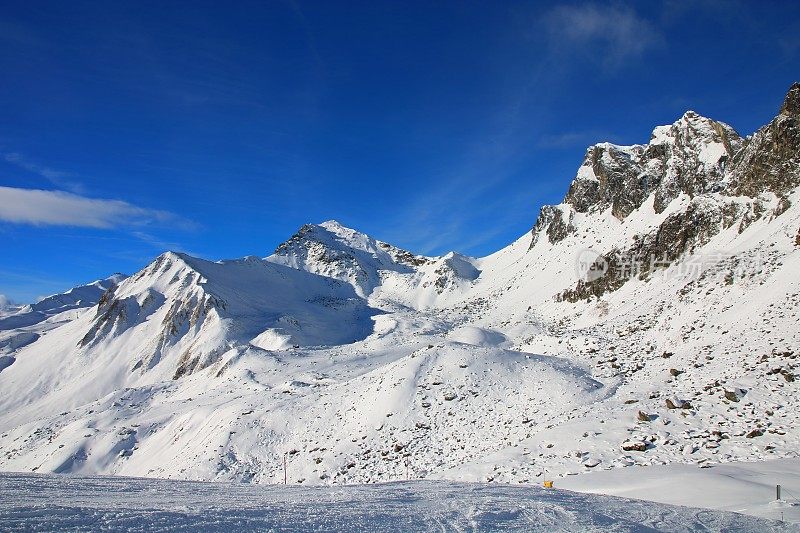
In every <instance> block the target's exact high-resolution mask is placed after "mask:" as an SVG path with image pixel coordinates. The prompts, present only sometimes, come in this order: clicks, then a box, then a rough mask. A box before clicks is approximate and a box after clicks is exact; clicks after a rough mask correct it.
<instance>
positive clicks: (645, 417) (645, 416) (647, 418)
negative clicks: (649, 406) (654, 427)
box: [637, 411, 650, 422]
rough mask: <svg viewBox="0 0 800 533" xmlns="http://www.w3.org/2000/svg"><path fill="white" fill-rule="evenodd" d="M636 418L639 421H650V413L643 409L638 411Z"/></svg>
mask: <svg viewBox="0 0 800 533" xmlns="http://www.w3.org/2000/svg"><path fill="white" fill-rule="evenodd" d="M637 418H638V419H639V422H650V415H648V414H647V413H645V412H644V411H639V414H638V415H637Z"/></svg>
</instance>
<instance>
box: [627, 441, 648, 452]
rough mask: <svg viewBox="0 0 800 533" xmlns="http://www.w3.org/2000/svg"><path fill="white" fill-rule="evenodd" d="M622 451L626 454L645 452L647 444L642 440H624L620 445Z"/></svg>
mask: <svg viewBox="0 0 800 533" xmlns="http://www.w3.org/2000/svg"><path fill="white" fill-rule="evenodd" d="M622 449H623V450H624V451H626V452H643V451H646V450H647V443H646V442H645V441H643V440H634V439H630V440H626V441H625V442H623V443H622Z"/></svg>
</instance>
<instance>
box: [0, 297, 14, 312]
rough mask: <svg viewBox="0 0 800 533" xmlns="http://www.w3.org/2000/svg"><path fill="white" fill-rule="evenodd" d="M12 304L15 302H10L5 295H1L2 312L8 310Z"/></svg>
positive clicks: (0, 305)
mask: <svg viewBox="0 0 800 533" xmlns="http://www.w3.org/2000/svg"><path fill="white" fill-rule="evenodd" d="M12 304H13V302H12V301H11V300H9V299H8V297H6V295H5V294H0V311H3V310H5V309H8V307H9V306H10V305H12Z"/></svg>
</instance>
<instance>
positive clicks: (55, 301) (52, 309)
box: [0, 273, 127, 330]
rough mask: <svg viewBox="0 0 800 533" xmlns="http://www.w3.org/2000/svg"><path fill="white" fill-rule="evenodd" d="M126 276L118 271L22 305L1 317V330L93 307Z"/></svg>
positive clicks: (24, 325) (36, 322)
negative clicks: (33, 302) (14, 311)
mask: <svg viewBox="0 0 800 533" xmlns="http://www.w3.org/2000/svg"><path fill="white" fill-rule="evenodd" d="M126 277H127V276H125V275H124V274H119V273H117V274H114V275H112V276H109V277H107V278H105V279H100V280H97V281H93V282H92V283H88V284H86V285H80V286H78V287H73V288H72V289H70V290H68V291H67V292H64V293H61V294H53V295H51V296H48V297H46V298H42V299H41V300H39V301H38V302H36V303H35V304H30V305H25V306H22V307H21V308H20V309H19V310H17V312H16V313H14V314H11V315H9V316H5V317H3V318H2V319H0V330H7V329H13V328H20V327H28V326H32V325H34V324H38V323H40V322H42V321H44V320H46V319H47V318H49V317H51V316H54V315H57V314H59V313H63V312H65V311H71V310H74V309H83V308H87V307H92V306H93V305H96V304H97V302H98V301H100V298H101V297H102V296H103V294H104V293H105V292H106V291H108V290H109V289H112V288H114V287H116V286H117V284H119V283H120V282H122V281H123V280H124V279H125V278H126Z"/></svg>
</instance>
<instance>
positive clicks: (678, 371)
mask: <svg viewBox="0 0 800 533" xmlns="http://www.w3.org/2000/svg"><path fill="white" fill-rule="evenodd" d="M669 373H670V374H672V375H673V376H674V377H678V376H680V375H681V374H683V373H684V370H678V369H677V368H670V369H669Z"/></svg>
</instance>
